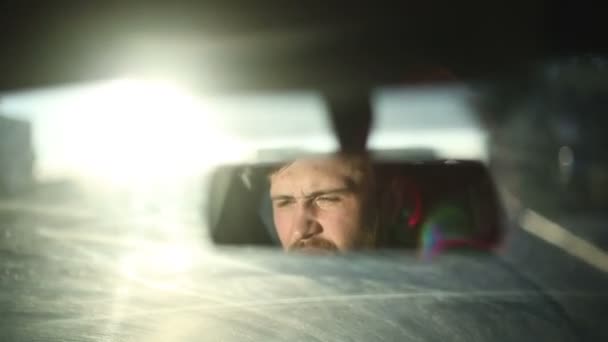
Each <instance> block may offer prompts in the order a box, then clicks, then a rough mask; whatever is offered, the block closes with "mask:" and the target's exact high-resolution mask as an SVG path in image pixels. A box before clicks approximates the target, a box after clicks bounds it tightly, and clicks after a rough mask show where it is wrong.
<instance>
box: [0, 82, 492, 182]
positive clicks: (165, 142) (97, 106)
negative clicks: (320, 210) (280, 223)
mask: <svg viewBox="0 0 608 342" xmlns="http://www.w3.org/2000/svg"><path fill="white" fill-rule="evenodd" d="M469 95H470V93H469V92H468V91H467V90H466V89H463V88H438V89H432V90H429V89H405V88H392V89H379V90H377V91H375V92H374V94H373V100H372V101H373V108H374V113H375V121H374V128H373V130H372V134H371V135H370V140H369V144H368V145H369V146H370V147H371V148H372V149H395V148H420V147H423V148H431V149H433V150H435V151H436V152H437V153H438V154H439V155H440V156H442V157H447V158H464V159H481V160H485V159H486V158H487V155H486V147H485V146H486V145H485V139H486V138H485V134H484V132H483V131H482V130H481V129H480V127H479V124H478V122H477V121H476V119H475V117H474V115H473V112H472V111H471V108H470V106H469V104H468V102H467V100H468V96H469ZM0 114H1V115H4V116H9V117H13V118H19V119H22V120H25V121H29V122H31V124H32V127H33V132H34V137H33V139H34V146H35V149H36V156H37V163H36V172H37V175H38V176H39V177H41V178H54V177H65V176H66V175H74V174H88V175H95V176H102V177H103V176H107V177H114V178H121V177H122V178H123V181H131V180H133V178H137V179H139V178H141V175H142V173H143V174H148V175H149V176H150V177H174V176H175V175H176V174H180V175H183V174H186V173H189V172H194V171H195V170H199V169H201V168H205V167H209V166H212V165H216V164H218V163H224V162H231V161H237V160H242V159H243V158H245V159H246V158H250V157H251V156H253V155H254V154H255V151H256V150H257V149H272V148H299V149H302V148H303V149H308V150H313V151H319V152H325V151H332V150H335V149H336V148H337V143H336V139H335V138H334V137H333V135H332V133H331V130H330V128H329V125H328V121H327V116H326V115H327V110H326V106H325V103H324V101H323V98H322V96H321V95H320V94H318V93H315V92H311V91H297V92H283V93H250V94H231V95H222V96H204V95H198V94H192V93H191V92H189V91H188V90H187V89H184V88H181V87H180V86H179V85H177V84H171V83H168V82H163V81H159V80H156V81H154V80H146V81H143V80H137V79H127V78H125V79H115V80H108V81H104V82H96V83H88V84H74V85H67V86H61V87H52V88H46V89H34V90H28V91H21V92H14V93H6V94H0Z"/></svg>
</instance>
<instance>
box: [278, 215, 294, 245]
mask: <svg viewBox="0 0 608 342" xmlns="http://www.w3.org/2000/svg"><path fill="white" fill-rule="evenodd" d="M288 223H289V222H288V219H287V217H286V216H285V215H281V214H275V215H274V225H275V228H276V230H277V235H278V236H279V240H281V244H283V245H285V244H286V243H287V242H288V241H289V236H290V234H289V224H288Z"/></svg>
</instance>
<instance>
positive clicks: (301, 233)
mask: <svg viewBox="0 0 608 342" xmlns="http://www.w3.org/2000/svg"><path fill="white" fill-rule="evenodd" d="M293 225H294V235H295V239H294V240H295V241H297V240H302V239H308V238H311V237H313V236H315V235H317V234H320V233H321V232H322V231H323V227H322V226H321V224H320V223H319V221H318V220H317V217H316V213H315V210H314V208H313V205H311V204H309V203H302V204H300V205H298V209H297V211H296V214H295V217H294V222H293Z"/></svg>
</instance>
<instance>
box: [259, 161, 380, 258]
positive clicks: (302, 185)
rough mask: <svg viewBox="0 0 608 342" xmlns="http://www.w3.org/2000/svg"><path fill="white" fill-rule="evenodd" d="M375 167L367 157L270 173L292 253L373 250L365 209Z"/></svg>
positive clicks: (282, 233)
mask: <svg viewBox="0 0 608 342" xmlns="http://www.w3.org/2000/svg"><path fill="white" fill-rule="evenodd" d="M370 170H371V167H369V165H368V163H367V161H366V160H365V159H364V158H361V157H356V156H333V157H326V158H318V159H300V160H296V161H294V162H293V163H290V164H288V165H284V166H283V167H282V168H280V169H279V170H277V171H275V172H274V173H272V174H271V175H270V184H271V186H270V195H271V199H272V208H273V218H274V223H275V227H276V229H277V235H278V237H279V240H280V241H281V245H282V246H283V248H284V249H285V250H287V251H303V252H307V253H313V254H314V253H327V252H344V251H349V250H353V249H360V248H369V247H371V246H373V240H374V235H375V232H374V228H373V227H371V225H370V224H368V222H369V220H368V219H367V218H368V217H369V216H370V215H369V214H368V213H367V210H366V206H367V205H368V202H369V197H370V196H369V194H370V193H371V190H370V187H371V171H370Z"/></svg>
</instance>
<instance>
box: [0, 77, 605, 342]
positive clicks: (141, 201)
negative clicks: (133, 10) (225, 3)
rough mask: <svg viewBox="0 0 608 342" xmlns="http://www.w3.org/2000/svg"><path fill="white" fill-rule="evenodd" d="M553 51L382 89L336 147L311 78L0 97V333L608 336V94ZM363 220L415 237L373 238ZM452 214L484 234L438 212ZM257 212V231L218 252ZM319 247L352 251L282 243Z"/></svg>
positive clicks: (122, 84) (157, 82) (84, 88)
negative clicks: (210, 90) (273, 85)
mask: <svg viewBox="0 0 608 342" xmlns="http://www.w3.org/2000/svg"><path fill="white" fill-rule="evenodd" d="M555 68H556V67H554V68H551V67H550V65H549V66H546V68H541V69H542V70H541V72H539V74H538V75H537V76H535V77H537V79H535V80H534V82H532V81H530V82H526V84H527V85H528V86H529V88H526V89H525V91H524V90H521V88H517V87H518V86H514V88H515V89H516V90H519V92H517V91H514V90H513V88H511V87H510V85H509V84H507V83H506V82H505V83H500V82H496V83H489V84H488V83H482V84H474V85H464V84H443V85H439V86H422V87H412V86H407V87H399V86H397V87H384V88H378V89H376V90H374V91H371V92H370V94H369V99H370V104H371V108H372V112H373V114H374V120H373V125H372V128H371V131H370V134H369V138H368V140H367V142H368V144H367V147H368V150H369V154H365V155H364V156H363V157H361V156H354V157H353V156H352V155H348V156H347V157H343V156H341V155H338V156H339V157H335V155H334V154H332V153H335V152H337V151H339V149H340V145H339V143H338V140H337V139H336V137H335V134H334V130H333V128H334V127H333V126H332V122H331V121H330V114H331V113H330V110H329V108H330V106H328V102H327V101H328V99H327V97H326V96H325V94H324V93H321V92H318V91H285V92H263V93H262V92H260V93H235V94H205V93H199V92H196V91H194V90H192V89H188V88H187V87H183V86H180V85H179V84H177V83H175V82H170V81H167V80H161V79H138V78H120V79H114V80H108V81H102V82H92V83H86V84H72V85H62V86H55V87H48V88H43V89H31V90H24V91H15V92H6V93H4V94H0V130H1V131H0V241H1V244H0V255H2V261H0V288H1V289H2V293H3V294H2V295H0V303H2V304H0V312H2V313H3V315H4V317H7V319H6V320H5V321H4V322H3V323H0V328H2V330H3V331H8V333H9V335H8V336H9V337H10V338H11V339H14V340H20V339H27V338H26V337H27V336H28V334H29V333H31V332H33V333H34V334H35V335H36V336H43V337H45V339H48V340H53V339H56V340H59V339H61V338H62V337H63V336H66V335H65V334H67V331H70V330H73V331H76V332H77V333H76V335H77V336H82V337H83V340H86V339H87V338H88V339H89V340H92V341H98V340H103V338H106V337H107V338H110V339H112V340H114V339H116V340H120V339H137V340H140V339H144V340H145V339H152V340H154V339H156V340H159V341H164V340H188V339H195V338H197V337H200V336H203V335H201V334H202V332H203V331H204V332H206V334H208V335H204V336H211V337H210V339H215V338H219V339H222V338H227V339H237V340H238V339H248V340H259V339H266V338H268V337H271V339H272V338H274V339H277V340H283V339H286V338H292V337H294V336H295V335H296V333H298V334H302V336H304V338H303V340H310V339H317V340H334V338H333V337H336V336H338V338H337V339H338V340H340V339H349V338H351V337H353V336H357V337H358V338H356V339H359V337H360V338H361V339H363V340H369V339H376V337H382V338H385V337H386V339H388V340H402V337H403V336H407V334H412V336H418V337H421V338H424V337H425V336H426V337H428V338H431V339H442V338H451V337H454V335H453V334H452V333H451V332H450V330H451V329H456V328H454V327H458V326H464V327H466V328H467V329H470V330H468V331H469V332H468V334H469V335H467V334H466V333H465V334H464V335H462V336H468V337H472V336H481V339H482V340H483V339H484V338H488V337H490V336H494V337H496V336H503V337H505V338H506V339H507V340H514V339H523V340H527V339H529V338H531V337H532V338H537V339H547V338H554V339H556V340H569V339H575V338H578V337H580V336H592V337H594V338H595V337H602V336H606V335H605V334H606V332H605V331H604V330H603V328H602V324H603V323H602V322H603V321H604V318H605V317H606V314H607V313H606V307H608V306H606V305H604V304H605V301H606V292H605V289H606V285H607V284H608V275H607V272H608V255H607V254H606V250H607V248H608V246H607V245H606V244H607V243H608V238H607V237H608V235H606V230H605V229H603V227H604V226H605V223H606V217H605V211H606V209H607V208H608V207H607V204H608V197H607V195H608V191H606V189H608V177H607V175H608V161H607V160H606V158H605V157H604V153H603V150H602V146H605V144H604V140H605V139H604V138H603V134H602V132H603V129H604V128H606V125H605V119H602V118H603V116H602V115H601V113H603V111H602V110H603V109H604V105H605V101H604V100H603V98H604V97H603V96H602V94H604V93H605V91H606V89H608V88H606V87H605V84H603V83H601V82H599V81H598V82H599V83H592V84H582V85H581V84H579V83H580V82H579V81H580V80H579V79H577V78H576V77H575V76H576V75H580V74H577V73H576V71H572V70H571V69H568V68H564V69H559V70H558V71H556V69H555ZM564 70H565V71H564ZM577 70H578V69H577ZM578 72H584V71H578ZM572 75H575V76H572ZM582 75H584V77H583V80H589V78H587V74H582ZM583 83H584V82H583ZM558 100H559V101H558ZM570 100H572V101H573V102H574V103H570ZM328 155H329V156H332V157H327V156H328ZM367 158H369V159H367ZM368 166H369V170H372V171H369V170H368ZM218 170H219V171H218ZM368 171H369V172H368ZM371 175H373V176H371ZM338 176H339V177H338ZM259 184H263V187H262V186H260V187H258V185H259ZM294 184H296V185H297V186H294ZM370 184H372V185H373V186H372V185H370ZM379 189H380V190H382V192H379ZM395 189H397V190H400V191H394V190H395ZM401 190H403V191H401ZM370 193H374V196H371V195H369V194H370ZM378 193H379V194H380V195H377V194H378ZM370 198H373V199H374V201H372V200H370ZM376 200H377V201H376ZM380 200H385V201H384V202H382V203H381V204H382V205H380V204H378V203H380ZM385 202H386V203H389V204H390V205H385V204H386V203H385ZM370 203H373V205H372V204H370ZM395 203H398V204H399V205H398V206H395V205H393V204H395ZM372 206H373V207H374V208H376V209H377V210H374V211H370V210H366V208H369V207H372ZM208 207H209V208H211V209H210V210H209V211H206V209H205V208H208ZM454 208H460V209H462V210H461V211H457V210H455V209H454ZM460 209H459V210H460ZM503 211H504V212H505V215H504V217H503V216H502V212H503ZM311 213H312V214H311ZM336 213H337V214H336ZM462 213H464V214H462ZM313 216H314V217H313ZM311 217H312V218H311ZM254 220H255V222H254ZM298 220H300V221H298ZM258 221H259V222H258ZM294 222H296V223H297V224H296V223H294ZM298 222H299V223H302V224H300V225H298V224H299V223H298ZM310 222H312V223H310ZM369 222H374V224H375V223H376V222H381V223H382V224H383V226H391V227H393V226H395V227H397V228H398V229H402V228H403V230H400V232H407V234H410V235H407V236H406V235H403V234H401V235H395V234H394V233H393V231H385V232H384V233H383V234H382V238H383V239H385V240H387V239H393V240H391V241H392V243H386V244H383V245H380V244H377V243H376V241H379V237H378V235H380V234H379V233H378V234H376V233H375V231H374V234H375V235H374V234H368V233H369V231H368V230H365V229H364V226H366V225H367V224H368V223H369ZM454 222H458V224H459V225H461V226H466V227H470V232H469V233H470V234H472V235H470V236H474V237H475V239H471V238H463V237H462V235H461V232H460V231H458V229H455V230H445V229H443V228H441V227H448V226H449V225H450V224H452V223H454ZM448 223H449V224H448ZM256 224H257V225H259V228H260V229H262V230H264V232H265V233H266V234H268V237H267V238H268V241H267V242H268V243H267V244H266V245H265V246H263V247H261V246H259V245H258V244H257V243H258V242H260V241H258V240H256V239H255V237H254V235H251V236H246V235H242V236H240V237H242V238H243V239H242V241H241V242H242V243H240V245H238V246H234V245H232V246H224V245H221V244H222V243H225V242H226V241H228V240H229V239H228V237H230V236H229V235H230V234H239V232H241V233H242V232H244V231H246V230H247V228H248V227H250V226H254V225H256ZM494 226H496V227H498V226H500V227H501V229H504V230H505V231H506V233H505V234H504V235H503V234H495V235H492V234H493V233H492V234H490V233H488V232H489V231H492V229H491V228H492V227H494ZM294 227H295V228H294ZM298 227H299V228H298ZM302 227H305V229H304V228H302ZM311 227H312V228H311ZM318 227H322V229H321V230H324V233H323V234H325V235H323V234H321V233H318V232H315V231H316V230H315V229H317V230H318ZM404 227H405V228H404ZM216 228H217V229H219V231H220V232H226V231H227V229H229V228H230V229H232V230H230V232H229V233H225V234H224V233H222V234H224V235H221V234H220V235H218V233H217V232H218V231H217V230H214V229H216ZM298 229H304V230H298ZM343 231H349V232H350V233H349V234H342V233H341V232H343ZM413 232H416V233H413ZM298 234H299V235H298ZM305 234H312V235H314V234H319V239H313V238H310V239H308V240H306V239H303V238H302V236H303V235H305ZM391 234H392V235H391ZM450 234H451V235H450ZM484 234H485V235H484ZM372 235H373V239H374V240H373V241H375V242H374V243H370V242H369V241H371V240H370V239H372V238H371V237H370V236H372ZM218 236H220V237H221V239H224V238H225V240H222V241H223V242H222V241H220V240H221V239H220V238H218ZM320 237H323V239H321V238H320ZM446 237H447V238H446ZM442 238H445V239H443V240H442ZM248 239H249V240H248ZM218 241H220V242H219V243H220V245H218V244H214V243H218ZM383 241H384V240H383ZM437 241H444V242H445V241H448V242H449V243H450V244H453V245H458V247H463V248H460V249H459V252H463V253H454V254H449V253H445V254H443V253H439V251H443V250H444V248H443V247H442V248H435V247H437V246H438V245H437ZM490 245H491V246H490ZM404 246H406V247H408V248H409V249H405V248H403V247H404ZM450 246H451V245H450ZM281 247H283V248H281ZM317 247H323V248H325V249H330V250H338V251H345V252H347V253H344V254H341V253H339V254H335V255H334V254H332V256H331V257H328V256H326V255H323V256H320V257H319V256H318V255H315V256H310V255H301V254H298V253H296V254H290V253H285V252H284V251H283V249H284V250H285V251H287V252H289V251H291V250H306V249H315V248H317ZM361 247H365V248H361ZM427 247H428V248H427ZM444 247H445V246H444ZM479 247H483V248H479ZM490 247H491V248H490ZM425 248H426V249H425ZM317 249H318V248H317ZM412 251H414V253H411V252H412ZM307 254H308V253H307ZM311 254H318V253H311ZM522 312H523V313H522ZM23 317H25V318H23ZM302 317H303V318H302ZM335 317H339V318H337V319H336V320H332V319H333V318H335ZM422 318H424V319H423V320H421V319H422ZM423 321H429V322H430V323H429V324H432V325H433V326H434V327H433V328H429V327H427V324H426V323H425V324H422V323H421V322H423ZM361 322H365V323H364V324H361ZM480 322H485V323H483V324H482V323H480ZM480 324H481V325H483V326H488V327H491V329H490V328H488V329H487V331H485V330H484V328H483V327H481V326H480ZM358 325H361V326H360V327H357V326H358ZM330 330H331V331H333V333H330V332H329V331H330ZM465 330H466V329H465ZM484 331H485V332H484ZM30 336H31V335H30ZM600 340H601V338H600Z"/></svg>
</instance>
